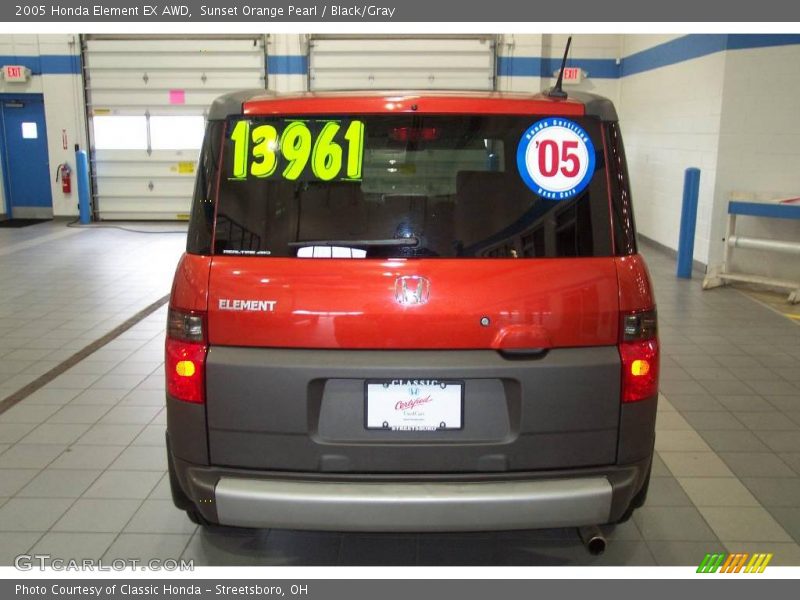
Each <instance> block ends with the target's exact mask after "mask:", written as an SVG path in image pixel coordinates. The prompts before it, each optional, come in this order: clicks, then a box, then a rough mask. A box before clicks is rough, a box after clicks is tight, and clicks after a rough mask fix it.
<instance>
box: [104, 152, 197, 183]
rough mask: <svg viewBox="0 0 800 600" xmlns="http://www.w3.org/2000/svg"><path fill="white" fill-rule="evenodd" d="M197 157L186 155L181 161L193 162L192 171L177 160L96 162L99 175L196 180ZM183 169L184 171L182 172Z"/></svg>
mask: <svg viewBox="0 0 800 600" xmlns="http://www.w3.org/2000/svg"><path fill="white" fill-rule="evenodd" d="M196 161H197V159H196V158H195V157H186V158H185V159H183V160H182V161H181V162H184V163H185V164H187V165H188V164H189V163H191V164H192V165H193V166H192V172H191V173H187V172H185V171H186V169H187V167H185V166H183V165H182V164H179V163H178V162H177V161H175V162H170V163H166V162H165V163H160V162H159V163H151V162H115V163H102V162H101V163H95V175H96V176H97V177H178V178H184V179H185V178H188V179H189V180H190V181H194V169H195V167H194V164H195V162H196ZM182 171H183V172H182Z"/></svg>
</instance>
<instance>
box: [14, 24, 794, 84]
mask: <svg viewBox="0 0 800 600" xmlns="http://www.w3.org/2000/svg"><path fill="white" fill-rule="evenodd" d="M787 45H800V34H791V33H787V34H730V35H726V34H691V35H685V36H682V37H679V38H676V39H674V40H670V41H668V42H665V43H663V44H659V45H658V46H654V47H652V48H648V49H647V50H642V51H641V52H636V53H635V54H631V55H630V56H626V57H625V58H623V59H622V60H621V61H620V62H621V64H619V65H618V64H617V61H616V60H614V59H611V58H608V59H606V58H577V59H570V60H569V61H568V63H567V64H568V65H569V66H571V67H580V68H581V69H583V70H584V71H586V72H587V73H588V74H589V77H593V78H595V79H618V78H620V77H626V76H629V75H635V74H636V73H643V72H645V71H652V70H653V69H659V68H661V67H666V66H669V65H673V64H677V63H680V62H684V61H687V60H691V59H694V58H700V57H702V56H707V55H709V54H714V53H715V52H721V51H723V50H746V49H749V48H767V47H774V46H787ZM0 65H23V66H25V67H28V68H29V69H30V70H31V73H33V74H34V75H62V74H75V75H77V74H80V72H81V64H80V57H79V56H77V55H60V54H43V55H41V56H13V55H0ZM560 65H561V61H560V59H559V58H545V57H540V56H498V57H497V74H498V75H499V76H501V77H551V76H552V74H553V71H555V70H557V69H558V68H559V66H560ZM267 72H268V73H270V74H273V75H306V74H307V73H308V57H307V56H302V55H273V56H267Z"/></svg>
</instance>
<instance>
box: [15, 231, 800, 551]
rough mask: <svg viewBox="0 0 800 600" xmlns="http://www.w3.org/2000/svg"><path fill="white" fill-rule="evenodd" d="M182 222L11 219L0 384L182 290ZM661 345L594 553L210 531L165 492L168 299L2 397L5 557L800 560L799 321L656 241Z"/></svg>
mask: <svg viewBox="0 0 800 600" xmlns="http://www.w3.org/2000/svg"><path fill="white" fill-rule="evenodd" d="M183 240H184V238H183V236H181V235H172V234H141V233H130V232H125V231H120V230H118V229H107V228H104V229H92V230H76V229H67V228H66V227H64V224H63V223H49V224H42V225H35V226H32V227H28V228H24V229H20V230H10V229H0V281H2V282H3V285H2V287H0V339H2V345H1V346H0V399H2V398H5V397H7V396H9V395H11V394H13V393H15V392H17V390H19V389H20V388H21V387H23V386H25V385H27V384H28V383H30V382H31V381H33V380H34V379H35V378H37V377H38V376H39V375H41V374H42V373H44V372H45V371H47V370H49V369H51V368H52V367H53V366H55V365H57V364H59V363H60V362H61V361H63V360H64V359H66V358H68V357H69V356H71V355H72V354H73V353H74V352H75V351H76V350H77V349H79V348H82V347H84V346H85V345H86V344H88V343H89V342H91V341H93V340H95V339H97V338H99V337H101V336H103V335H105V334H106V333H107V332H108V331H110V330H112V329H113V328H114V327H116V325H118V324H119V323H121V322H122V321H124V320H125V319H127V318H128V317H130V316H131V315H133V314H135V313H136V312H137V311H139V310H141V309H142V308H144V307H145V306H147V305H149V304H151V303H152V302H154V301H155V300H157V299H158V298H160V297H162V296H163V295H165V294H166V293H168V291H169V283H170V280H171V276H172V270H173V268H174V264H175V261H176V259H177V257H178V256H179V254H180V252H181V250H182V246H183ZM645 256H646V257H647V259H648V263H649V265H650V269H651V272H652V275H653V278H654V281H655V287H656V295H657V300H658V309H659V316H660V325H661V339H662V346H663V357H662V367H663V371H662V397H661V401H660V406H659V415H658V435H657V441H656V449H657V456H656V459H655V463H654V470H653V479H652V483H651V488H650V494H649V497H648V501H647V504H646V506H645V507H644V508H642V509H640V510H638V511H637V512H636V513H635V515H634V518H633V519H632V520H631V521H629V522H628V523H626V524H624V525H621V526H618V527H616V528H607V530H606V533H607V535H608V538H609V540H610V544H609V547H608V550H607V552H606V553H605V554H604V555H602V556H600V557H593V556H590V555H589V554H588V553H586V551H585V550H584V549H583V546H582V545H581V543H580V541H579V539H578V537H577V533H576V531H575V530H574V529H555V530H538V531H517V532H502V533H475V534H452V535H361V534H338V533H322V532H293V531H277V530H256V531H254V530H219V529H202V528H197V527H195V526H194V525H193V524H191V523H190V522H189V521H188V519H186V518H185V517H184V516H183V515H182V514H181V513H180V512H179V511H177V510H176V509H175V508H174V507H173V506H172V503H171V501H170V499H169V489H168V483H167V479H166V475H165V469H166V465H165V456H164V447H163V433H164V417H165V415H164V410H163V395H164V382H163V376H162V371H161V369H162V365H161V363H162V352H163V338H164V331H163V330H164V321H165V309H164V308H161V309H159V310H158V311H157V312H155V313H153V314H152V315H150V316H149V317H147V318H145V319H144V320H142V321H140V322H139V323H138V324H137V325H135V326H134V327H132V328H131V329H129V330H128V331H126V332H125V333H123V334H122V335H120V336H119V337H117V338H116V339H114V340H113V341H111V342H110V343H108V344H107V345H105V346H104V347H103V348H101V349H99V350H98V351H97V352H95V353H93V354H91V355H90V356H88V357H87V358H85V359H84V360H82V361H81V362H80V363H78V364H76V365H75V366H74V367H73V368H71V369H69V370H68V371H67V372H66V373H64V374H62V375H61V376H59V377H57V378H56V379H54V380H53V381H51V382H50V383H48V384H47V385H46V386H44V387H43V388H41V389H40V390H38V391H36V392H34V393H33V394H31V395H30V396H28V397H27V398H25V399H24V400H22V401H21V402H19V403H18V404H17V405H15V406H14V407H13V408H11V409H9V410H7V411H6V412H4V413H3V414H0V564H12V562H13V559H14V557H15V556H16V555H18V554H22V553H38V554H50V555H51V556H52V557H54V558H55V557H59V558H105V559H112V558H140V559H144V558H185V559H194V561H195V565H262V564H274V565H284V564H292V565H337V564H339V565H370V564H375V565H697V564H698V563H699V562H700V560H701V559H702V558H703V556H704V555H705V554H706V553H707V552H714V551H726V550H727V551H730V552H742V551H744V552H756V551H757V552H771V553H773V554H774V555H775V556H774V559H773V562H772V563H771V564H774V565H780V564H784V565H800V546H798V542H800V326H798V324H797V323H796V322H795V321H793V320H791V319H788V318H786V317H784V316H782V315H781V314H779V313H777V312H775V311H773V310H770V309H769V308H767V307H765V306H764V305H762V304H759V303H757V302H755V301H753V300H752V299H750V298H748V297H747V296H745V295H743V294H742V293H740V292H738V291H736V290H733V289H717V290H713V291H709V292H703V291H701V289H700V281H699V279H696V280H694V281H678V280H676V279H675V277H674V275H673V273H674V265H673V262H672V260H671V259H669V258H667V257H665V256H663V255H661V254H659V253H658V252H657V251H653V250H649V251H648V250H647V249H645Z"/></svg>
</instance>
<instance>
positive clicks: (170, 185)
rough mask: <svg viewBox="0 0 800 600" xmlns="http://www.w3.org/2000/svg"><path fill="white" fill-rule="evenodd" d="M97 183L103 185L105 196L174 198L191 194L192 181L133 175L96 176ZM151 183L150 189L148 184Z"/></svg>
mask: <svg viewBox="0 0 800 600" xmlns="http://www.w3.org/2000/svg"><path fill="white" fill-rule="evenodd" d="M97 185H98V186H100V185H102V186H103V189H104V190H105V191H104V192H103V194H104V195H105V196H107V197H117V198H118V197H128V196H141V197H142V198H145V197H147V196H174V197H176V198H183V197H186V194H189V195H191V194H192V190H193V189H194V181H193V180H191V179H188V178H187V179H184V180H181V179H178V178H173V179H170V178H161V177H151V178H150V179H147V180H145V179H142V178H139V179H136V178H133V177H98V178H97ZM151 185H152V189H150V186H151Z"/></svg>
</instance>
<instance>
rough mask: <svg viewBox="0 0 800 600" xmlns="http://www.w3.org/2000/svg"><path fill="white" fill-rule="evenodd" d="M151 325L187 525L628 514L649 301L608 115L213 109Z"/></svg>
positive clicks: (531, 101)
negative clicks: (175, 257)
mask: <svg viewBox="0 0 800 600" xmlns="http://www.w3.org/2000/svg"><path fill="white" fill-rule="evenodd" d="M168 321H169V322H168V333H167V342H166V367H165V368H166V381H167V408H168V413H167V414H168V427H167V429H168V433H167V445H168V453H169V467H170V479H171V482H172V493H173V496H174V500H175V504H176V505H177V506H178V507H179V508H181V509H183V510H185V511H186V512H187V513H188V515H189V517H190V518H191V519H193V520H194V521H196V522H199V523H203V524H221V525H233V526H244V527H276V528H290V529H319V530H337V531H348V530H349V531H354V530H360V531H455V530H495V529H526V528H538V527H558V526H584V525H600V524H605V523H614V522H618V521H620V520H624V519H626V518H628V517H629V516H630V513H631V512H632V510H633V509H634V508H636V507H637V506H639V505H641V503H642V502H643V501H644V497H645V494H646V491H647V485H648V480H649V471H650V464H651V459H652V455H653V442H654V424H655V416H656V402H657V387H658V370H659V367H658V360H659V348H658V341H657V337H656V316H655V304H654V299H653V295H652V292H651V287H650V283H649V277H648V274H647V269H646V267H645V265H644V262H643V260H642V258H641V256H639V255H638V254H637V249H636V240H635V232H634V224H633V214H632V207H631V198H630V192H629V186H628V174H627V171H626V166H625V155H624V151H623V146H622V140H621V137H620V130H619V127H618V123H617V116H616V112H615V110H614V107H613V105H612V104H611V102H609V101H608V100H605V99H603V98H600V97H597V96H591V95H585V94H570V97H569V98H553V97H549V96H547V95H536V96H532V95H507V94H479V93H439V92H437V93H405V92H404V93H397V94H386V93H383V94H376V93H365V94H356V93H337V94H303V95H297V96H275V95H268V94H267V93H266V92H264V91H263V90H262V91H260V92H253V93H240V94H233V95H228V96H224V97H222V98H220V99H219V100H217V101H216V103H215V104H214V105H213V107H212V108H211V111H210V114H209V120H208V128H207V132H206V137H205V142H204V145H203V149H202V154H201V158H200V166H199V171H198V177H197V185H196V192H195V197H194V203H193V207H192V211H191V221H190V225H189V235H188V244H187V248H186V254H185V255H184V256H183V258H182V259H181V261H180V264H179V266H178V269H177V272H176V275H175V281H174V286H173V289H172V296H171V299H170V306H169V319H168Z"/></svg>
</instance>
